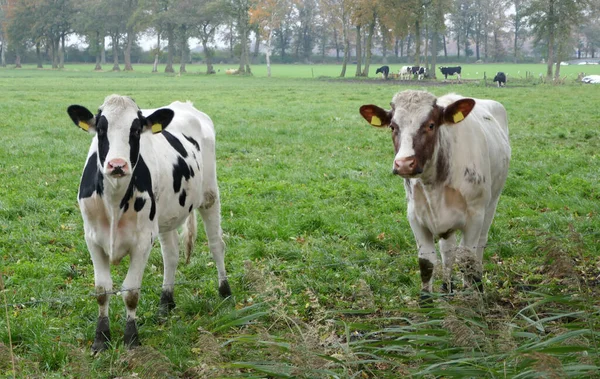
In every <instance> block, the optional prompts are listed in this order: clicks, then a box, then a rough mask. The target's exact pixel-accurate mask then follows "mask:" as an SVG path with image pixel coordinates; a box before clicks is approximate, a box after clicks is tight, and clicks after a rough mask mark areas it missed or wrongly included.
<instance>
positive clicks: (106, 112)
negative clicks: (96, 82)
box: [67, 95, 174, 178]
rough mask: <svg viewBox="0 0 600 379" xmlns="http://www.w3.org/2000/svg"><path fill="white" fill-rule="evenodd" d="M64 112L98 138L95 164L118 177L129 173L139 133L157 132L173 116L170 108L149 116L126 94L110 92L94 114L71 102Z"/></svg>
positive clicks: (137, 149)
mask: <svg viewBox="0 0 600 379" xmlns="http://www.w3.org/2000/svg"><path fill="white" fill-rule="evenodd" d="M67 113H68V114H69V116H70V117H71V120H73V122H74V123H75V125H77V126H79V127H80V128H81V129H83V130H85V131H87V132H88V133H92V134H95V135H96V137H97V138H95V139H94V141H93V142H92V143H96V144H97V151H98V167H101V170H102V173H103V174H104V176H108V177H113V178H121V177H124V176H128V175H131V173H132V172H133V169H134V168H135V165H136V163H137V161H138V157H139V154H140V135H141V134H142V133H144V132H146V131H150V132H152V133H160V132H161V131H162V130H163V129H164V128H166V127H167V125H169V123H170V122H171V120H172V119H173V115H174V113H173V111H172V110H170V109H158V110H157V111H156V112H154V113H152V114H151V115H150V116H148V117H144V116H142V112H141V111H140V109H139V108H138V106H137V105H136V103H135V102H134V101H133V100H132V99H131V98H129V97H125V96H118V95H111V96H108V97H106V99H104V104H102V105H101V106H100V108H99V109H98V113H97V114H96V115H95V116H94V115H93V114H92V112H90V111H89V110H88V109H87V108H85V107H83V106H81V105H71V106H70V107H69V108H67Z"/></svg>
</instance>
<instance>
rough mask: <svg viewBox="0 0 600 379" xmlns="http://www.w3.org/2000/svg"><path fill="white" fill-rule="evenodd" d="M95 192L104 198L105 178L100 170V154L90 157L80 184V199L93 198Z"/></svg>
mask: <svg viewBox="0 0 600 379" xmlns="http://www.w3.org/2000/svg"><path fill="white" fill-rule="evenodd" d="M94 192H96V193H97V194H98V195H99V196H102V193H103V192H104V176H103V175H102V172H100V170H99V169H98V153H93V154H92V155H90V158H89V159H88V161H87V163H86V165H85V168H84V169H83V175H82V176H81V182H80V183H79V198H80V199H85V198H86V197H90V196H92V194H93V193H94Z"/></svg>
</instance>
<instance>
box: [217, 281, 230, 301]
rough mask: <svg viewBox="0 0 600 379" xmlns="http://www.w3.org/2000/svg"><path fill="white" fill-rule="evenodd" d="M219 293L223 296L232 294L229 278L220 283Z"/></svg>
mask: <svg viewBox="0 0 600 379" xmlns="http://www.w3.org/2000/svg"><path fill="white" fill-rule="evenodd" d="M219 294H220V295H221V297H229V296H231V288H230V287H229V282H228V281H227V279H225V280H224V281H223V282H221V284H220V285H219Z"/></svg>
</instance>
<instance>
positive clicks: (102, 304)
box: [87, 241, 112, 354]
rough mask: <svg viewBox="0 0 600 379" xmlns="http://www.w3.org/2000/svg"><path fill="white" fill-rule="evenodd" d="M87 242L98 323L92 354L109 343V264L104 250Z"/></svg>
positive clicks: (110, 288)
mask: <svg viewBox="0 0 600 379" xmlns="http://www.w3.org/2000/svg"><path fill="white" fill-rule="evenodd" d="M87 242H88V250H89V251H90V256H91V258H92V263H93V265H94V282H95V287H96V300H97V301H98V321H97V324H96V335H95V337H94V343H93V344H92V352H93V353H94V354H96V353H98V352H100V351H103V350H106V349H107V348H108V343H109V342H110V323H109V321H108V305H109V301H110V294H109V292H111V291H112V279H111V277H110V262H109V259H108V256H107V255H106V254H105V253H104V250H103V249H102V248H101V247H100V246H98V245H96V244H95V243H94V242H92V241H87Z"/></svg>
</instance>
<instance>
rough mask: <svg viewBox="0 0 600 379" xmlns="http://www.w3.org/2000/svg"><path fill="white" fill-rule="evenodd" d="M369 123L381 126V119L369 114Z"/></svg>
mask: <svg viewBox="0 0 600 379" xmlns="http://www.w3.org/2000/svg"><path fill="white" fill-rule="evenodd" d="M371 125H373V126H381V119H380V118H379V117H377V116H371Z"/></svg>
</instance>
